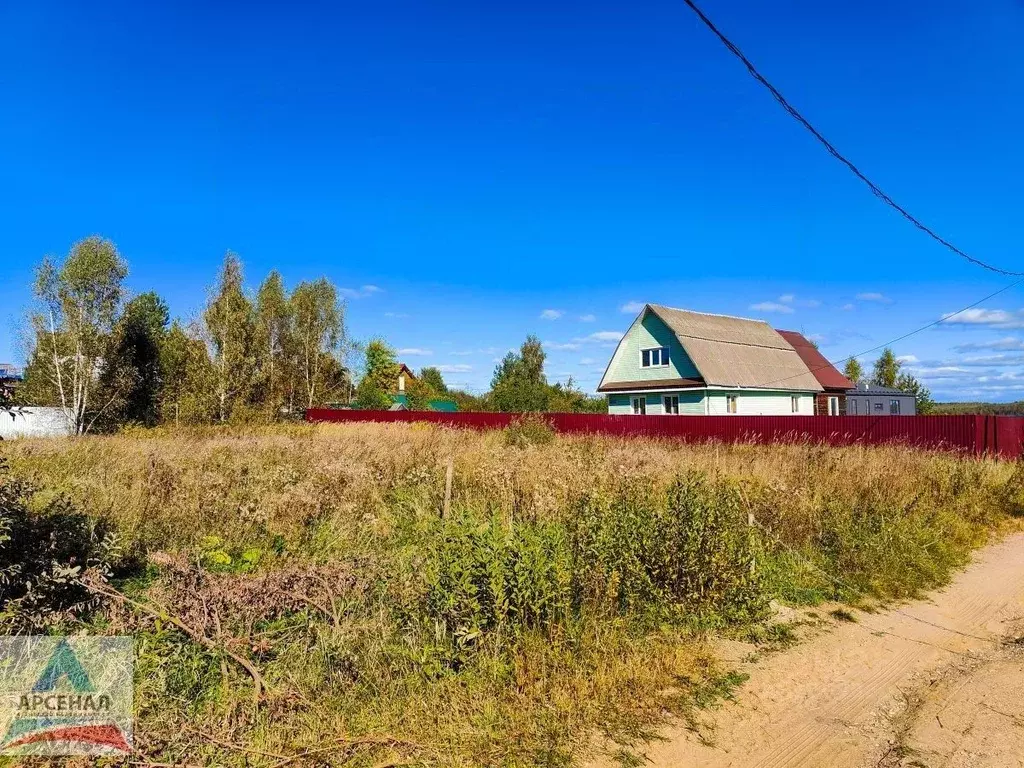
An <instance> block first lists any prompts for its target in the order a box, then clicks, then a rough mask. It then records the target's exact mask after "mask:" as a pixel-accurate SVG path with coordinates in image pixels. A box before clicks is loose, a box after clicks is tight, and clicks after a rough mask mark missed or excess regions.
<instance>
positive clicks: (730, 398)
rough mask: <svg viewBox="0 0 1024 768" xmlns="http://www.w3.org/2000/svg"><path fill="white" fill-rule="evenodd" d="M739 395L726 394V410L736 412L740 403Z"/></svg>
mask: <svg viewBox="0 0 1024 768" xmlns="http://www.w3.org/2000/svg"><path fill="white" fill-rule="evenodd" d="M739 400H740V396H739V395H726V396H725V410H726V411H727V412H729V413H736V409H737V407H738V405H739Z"/></svg>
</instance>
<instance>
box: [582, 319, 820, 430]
mask: <svg viewBox="0 0 1024 768" xmlns="http://www.w3.org/2000/svg"><path fill="white" fill-rule="evenodd" d="M597 391H598V392H600V393H602V394H604V395H606V396H607V398H608V413H612V414H636V415H643V414H691V415H729V414H745V415H762V414H764V415H785V414H793V415H798V414H799V415H805V416H810V415H811V414H813V413H814V401H815V398H816V397H817V396H818V395H819V394H820V393H822V392H823V391H824V389H823V388H822V386H821V384H819V383H818V380H817V379H816V378H815V377H814V376H813V375H812V374H811V372H810V371H809V370H808V368H807V365H806V364H805V363H804V361H803V360H802V359H801V358H800V355H798V354H797V352H796V350H795V349H793V346H792V345H791V344H790V343H789V342H788V341H786V339H785V338H783V337H782V336H780V335H779V334H778V333H777V332H776V331H775V330H774V329H773V328H772V327H771V326H770V325H768V323H765V322H763V321H761V320H748V319H746V318H741V317H730V316H728V315H711V314H705V313H702V312H690V311H687V310H683V309H673V308H671V307H664V306H660V305H658V304H647V305H645V306H644V308H643V310H641V312H640V314H639V315H638V316H637V318H636V319H635V320H634V321H633V324H632V325H631V326H630V327H629V330H628V331H626V334H625V335H624V336H623V337H622V340H621V341H619V344H618V346H617V347H616V348H615V353H614V354H613V355H612V359H611V361H610V362H609V363H608V368H607V369H606V370H605V373H604V376H603V377H602V379H601V383H600V384H599V385H598V388H597Z"/></svg>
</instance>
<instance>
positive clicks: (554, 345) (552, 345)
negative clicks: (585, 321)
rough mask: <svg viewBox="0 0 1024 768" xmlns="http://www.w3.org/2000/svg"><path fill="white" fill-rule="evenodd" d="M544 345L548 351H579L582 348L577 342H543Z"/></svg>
mask: <svg viewBox="0 0 1024 768" xmlns="http://www.w3.org/2000/svg"><path fill="white" fill-rule="evenodd" d="M543 344H544V347H545V348H546V349H555V350H574V349H579V348H580V345H579V342H575V341H567V342H564V343H561V342H557V341H545V342H543Z"/></svg>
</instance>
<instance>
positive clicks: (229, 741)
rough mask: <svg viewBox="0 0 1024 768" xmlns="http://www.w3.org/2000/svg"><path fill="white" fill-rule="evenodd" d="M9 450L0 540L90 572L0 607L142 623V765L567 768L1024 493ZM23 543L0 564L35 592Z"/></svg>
mask: <svg viewBox="0 0 1024 768" xmlns="http://www.w3.org/2000/svg"><path fill="white" fill-rule="evenodd" d="M0 457H2V458H3V459H4V460H5V461H6V463H7V464H8V468H7V470H6V471H5V472H4V474H3V476H2V479H0V486H2V487H3V491H2V493H0V503H2V512H3V514H4V517H5V521H4V526H5V530H15V531H21V533H20V534H19V535H20V536H22V538H23V539H24V540H28V538H27V537H31V536H35V537H36V538H37V539H45V538H46V537H47V536H49V537H50V539H49V541H50V542H51V545H48V546H49V549H46V548H43V549H46V551H45V553H43V554H39V555H38V557H39V559H40V560H42V559H46V558H49V560H48V561H47V562H51V561H53V562H55V561H57V560H59V559H60V558H61V557H64V558H65V559H67V560H68V561H69V562H72V563H73V564H74V565H78V566H79V567H80V569H81V570H80V571H79V572H76V573H79V575H80V577H81V579H80V582H81V583H75V584H72V585H70V586H65V585H62V586H61V588H60V589H57V588H51V589H50V592H46V590H44V589H40V590H37V593H36V596H35V597H33V598H32V599H29V598H28V597H26V596H25V595H22V594H15V593H14V592H10V591H9V592H8V594H7V595H6V599H5V601H4V602H5V604H6V606H5V608H4V609H3V612H0V621H2V622H4V623H5V624H6V625H7V628H8V630H9V631H55V630H56V629H60V628H68V627H71V628H72V629H75V628H77V629H79V630H82V629H84V630H85V631H89V632H105V633H111V634H133V635H135V637H136V638H137V654H138V658H137V692H136V696H137V699H136V700H137V706H138V724H137V728H136V744H137V747H138V749H139V755H138V756H137V757H136V759H137V760H141V761H142V764H146V763H149V764H154V765H155V764H189V765H213V764H217V765H230V766H284V765H290V766H302V765H309V766H314V765H352V766H384V765H404V764H429V765H444V766H475V765H503V766H520V765H522V766H526V765H548V766H560V765H571V764H574V763H576V762H578V761H579V760H580V759H582V758H583V757H584V756H585V754H586V752H587V750H588V749H589V747H590V745H591V744H593V743H595V741H596V739H595V736H600V737H602V738H601V739H600V741H601V742H602V743H606V744H607V743H612V744H615V743H619V744H624V745H625V744H628V743H629V742H630V741H631V740H632V739H635V738H637V737H638V736H640V735H642V734H644V733H647V732H649V729H650V728H651V727H652V726H653V725H655V724H656V723H658V722H659V721H660V720H661V719H663V718H664V717H665V716H666V715H668V714H680V715H682V716H684V717H685V716H686V714H687V713H688V712H693V711H694V710H695V709H696V708H699V707H702V706H708V705H709V704H710V703H712V702H713V701H715V700H716V699H717V698H719V697H721V696H724V695H728V693H729V692H730V690H732V689H733V688H734V687H735V686H736V685H737V684H739V683H740V682H741V680H740V679H739V678H738V677H737V676H736V675H735V674H733V673H731V672H730V671H729V670H728V669H725V668H722V667H720V666H719V665H718V664H717V663H716V661H715V659H714V658H713V655H712V654H711V652H710V651H709V650H708V648H709V645H708V639H709V638H713V637H716V636H721V635H733V636H742V637H744V638H746V639H756V640H761V641H763V642H772V641H778V640H779V638H780V636H781V635H784V634H785V628H784V627H783V628H781V629H780V628H778V627H775V628H774V629H772V628H771V625H770V624H769V623H766V620H767V619H768V618H769V615H770V607H769V604H770V602H771V601H772V600H778V601H780V602H783V603H790V604H811V603H815V602H818V601H821V600H826V599H828V600H842V601H847V602H852V603H863V602H864V601H877V600H886V599H890V598H899V597H905V596H910V595H913V594H916V593H917V592H919V591H920V590H923V589H927V588H930V587H933V586H935V585H938V584H941V583H944V582H945V581H946V580H948V578H949V577H950V574H951V573H952V571H953V570H954V569H956V568H958V567H959V566H961V565H962V564H964V563H965V562H966V560H967V558H968V556H969V553H970V551H971V550H972V549H973V548H975V547H978V546H980V545H981V544H983V543H985V542H986V541H987V540H989V538H990V537H991V536H992V535H993V534H997V533H998V532H999V530H1000V529H1001V528H1002V527H1004V526H1005V525H1006V524H1007V521H1008V520H1009V519H1010V518H1011V517H1012V516H1013V515H1014V514H1016V513H1017V512H1018V511H1019V510H1020V506H1021V503H1022V500H1024V491H1022V488H1024V482H1022V478H1024V474H1022V471H1021V470H1020V469H1018V468H1017V467H1015V466H1014V465H1013V464H1007V463H1000V462H994V461H988V460H977V459H974V458H961V457H957V456H952V455H945V454H938V453H924V452H914V451H910V450H906V449H899V448H856V447H850V448H826V447H820V446H813V445H778V446H716V445H705V446H686V445H679V444H673V443H670V442H662V441H645V440H628V441H627V440H616V439H610V438H590V437H554V436H552V435H548V434H545V433H544V432H543V430H540V429H538V428H535V427H534V428H529V425H527V427H526V428H522V429H519V428H512V429H511V430H507V431H505V432H491V433H483V434H481V433H473V432H459V431H453V430H447V429H441V428H432V427H427V426H418V425H375V424H360V425H344V426H343V425H336V426H331V425H320V426H310V425H295V426H281V427H268V428H257V427H253V428H248V429H197V430H177V431H175V430H166V431H165V430H150V431H138V432H128V433H124V434H121V435H117V436H110V437H92V438H84V439H73V440H71V439H69V440H45V441H43V440H37V441H33V440H24V441H17V442H8V443H3V444H2V445H0ZM449 462H451V464H452V466H453V469H454V471H453V484H452V494H451V502H450V508H449V510H448V513H447V514H444V504H445V502H444V494H445V473H446V468H447V466H448V464H449ZM748 514H753V515H754V518H755V520H756V521H757V525H755V526H750V525H748ZM54 520H57V521H60V525H59V526H58V525H56V524H55V523H54V522H53V521H54ZM55 530H56V531H57V533H55V532H54V531H55ZM54 537H56V538H61V537H63V538H65V539H70V538H74V539H75V540H74V541H71V542H70V543H68V544H67V546H63V545H62V546H60V547H56V546H52V542H53V541H54V540H55V538H54ZM76 537H77V538H76ZM21 551H22V554H21V555H19V553H18V552H14V551H13V550H12V547H11V546H10V544H9V542H8V545H7V546H6V548H4V547H2V546H0V553H2V555H0V568H5V569H9V568H11V567H13V566H17V567H18V568H21V569H23V571H26V572H27V571H28V570H31V568H32V567H35V568H36V571H38V573H39V575H38V579H39V583H40V584H41V585H44V586H45V585H46V584H49V583H50V582H49V581H48V579H51V580H52V576H53V568H50V567H49V566H47V567H45V568H44V567H42V566H38V564H37V565H36V566H33V564H32V563H28V564H26V563H15V562H14V561H15V560H17V558H18V557H19V556H20V557H22V559H27V558H29V556H30V555H29V554H25V553H27V552H29V549H23V550H21ZM39 551H40V552H42V550H39ZM32 552H36V550H35V549H33V550H32ZM37 554H38V552H37ZM44 555H45V557H44ZM32 557H35V555H32ZM85 566H87V567H85ZM0 588H2V589H9V587H6V586H5V587H0ZM76 590H77V591H76ZM40 594H44V595H45V594H50V595H51V599H50V600H49V602H48V603H47V602H46V601H43V600H41V599H40V598H39V595H40ZM619 758H620V759H621V760H622V761H624V762H625V763H629V762H630V761H631V760H632V759H633V758H632V756H631V753H630V751H629V749H628V748H624V749H623V751H622V753H621V754H620V755H619ZM63 764H67V763H66V762H65V763H63Z"/></svg>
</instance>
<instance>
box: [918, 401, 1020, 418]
mask: <svg viewBox="0 0 1024 768" xmlns="http://www.w3.org/2000/svg"><path fill="white" fill-rule="evenodd" d="M932 413H938V414H947V415H964V414H989V415H996V416H1024V400H1018V401H1017V402H1014V403H935V406H934V408H933V410H932Z"/></svg>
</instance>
